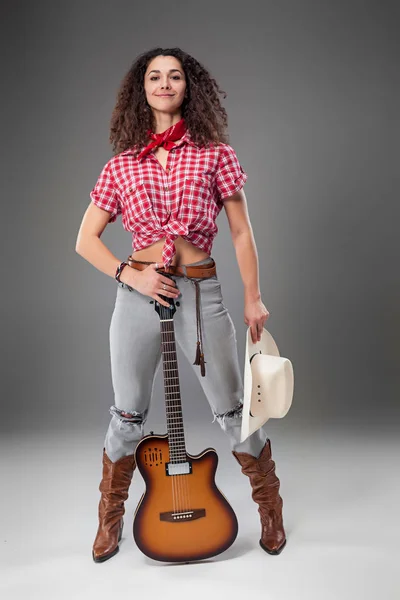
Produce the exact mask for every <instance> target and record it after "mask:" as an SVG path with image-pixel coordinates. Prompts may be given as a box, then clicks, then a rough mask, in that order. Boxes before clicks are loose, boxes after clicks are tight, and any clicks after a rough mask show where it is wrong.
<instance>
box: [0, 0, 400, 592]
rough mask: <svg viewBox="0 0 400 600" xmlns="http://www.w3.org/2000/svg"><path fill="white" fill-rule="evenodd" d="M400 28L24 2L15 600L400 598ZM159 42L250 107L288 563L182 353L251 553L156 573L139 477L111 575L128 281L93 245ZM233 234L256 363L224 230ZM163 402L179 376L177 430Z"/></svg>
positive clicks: (16, 56) (9, 113)
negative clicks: (143, 66) (284, 368)
mask: <svg viewBox="0 0 400 600" xmlns="http://www.w3.org/2000/svg"><path fill="white" fill-rule="evenodd" d="M399 12H400V11H399V3H398V2H385V1H382V2H379V1H361V0H348V1H334V0H331V1H326V0H313V1H312V0H292V1H289V0H281V1H279V2H277V1H275V0H274V1H270V0H267V1H264V2H261V1H259V2H258V1H257V2H255V1H253V0H250V1H247V2H234V1H232V0H230V1H229V2H228V1H227V0H226V1H219V2H215V1H214V2H204V1H202V2H197V1H196V2H192V1H190V2H177V1H173V0H171V1H170V2H168V3H167V2H160V1H158V0H153V1H152V2H148V3H144V2H134V1H129V2H128V1H121V0H119V1H113V2H111V1H109V2H105V1H99V0H98V1H96V2H95V1H94V0H93V1H88V0H86V1H79V2H78V1H77V0H70V1H69V2H57V1H52V2H50V1H36V2H28V1H26V2H22V1H21V0H17V1H13V2H10V1H9V2H4V3H3V4H2V15H1V16H2V19H1V23H2V26H3V32H2V36H1V37H0V40H1V42H0V43H1V44H2V57H3V68H2V80H1V83H2V90H3V95H2V103H3V111H2V116H3V126H2V136H3V144H2V146H3V160H2V166H3V168H4V171H3V180H2V186H1V187H2V204H3V214H2V224H3V226H2V236H1V240H2V242H3V244H2V246H3V251H2V259H3V260H2V265H3V277H2V283H3V285H2V294H1V301H2V311H1V315H2V336H1V337H2V342H3V344H2V356H1V367H2V384H3V393H2V396H1V402H2V412H1V419H0V427H1V437H0V473H1V479H0V480H1V485H2V490H3V493H2V495H1V500H0V508H1V510H0V536H1V538H0V542H1V544H0V561H1V565H2V567H3V569H4V573H2V576H1V578H0V595H3V596H4V597H7V598H10V599H12V600H13V599H14V598H18V599H19V598H21V597H29V598H30V599H31V600H36V599H38V600H39V598H40V600H45V598H47V597H49V598H52V599H53V598H54V595H56V597H57V599H58V600H64V598H65V600H71V598H73V599H74V600H80V599H82V600H88V599H89V598H92V597H94V598H96V600H100V599H102V598H110V597H113V598H123V597H126V595H127V593H128V594H129V593H131V592H132V593H133V594H134V595H135V596H136V595H137V596H143V597H148V595H149V590H150V589H151V592H152V594H153V595H155V594H156V593H158V592H159V591H161V592H162V594H163V598H164V599H165V600H170V599H171V600H172V599H173V598H176V590H177V586H179V588H178V589H179V593H180V594H181V595H184V596H186V595H189V594H190V595H191V596H193V594H194V593H195V594H196V592H197V594H198V595H199V597H207V598H210V600H214V599H216V598H221V597H224V596H225V595H226V593H227V592H228V594H229V597H230V599H231V600H236V599H239V598H240V599H242V598H243V597H251V596H252V595H253V597H262V598H263V599H264V600H270V599H273V600H303V599H304V600H305V599H307V600H338V598H340V599H341V600H361V599H362V600H370V599H371V600H372V599H374V598H377V597H379V596H382V595H383V596H384V597H385V599H386V600H395V599H396V600H397V599H398V598H399V596H400V589H399V578H398V565H399V560H400V555H399V549H398V539H399V536H400V520H399V518H398V506H399V504H400V485H399V478H398V472H399V469H398V465H399V457H400V456H399V455H400V453H399V422H400V419H399V416H400V415H399V402H398V396H399V367H398V364H399V358H400V350H399V325H400V312H399V300H400V285H399V268H398V257H399V241H398V239H399V232H398V230H399V216H400V214H399V212H400V211H399V175H398V150H399V144H398V139H399V119H398V106H399V79H398V72H399V41H398V40H399V30H400V28H399V23H400V20H399V16H400V15H399ZM154 46H165V47H169V46H180V47H181V48H182V49H184V50H185V51H187V52H188V53H190V54H192V55H193V56H195V57H196V58H197V59H198V60H200V61H201V62H202V63H203V64H204V65H205V66H206V67H207V68H209V70H210V71H211V74H212V75H213V76H214V77H215V78H216V80H217V81H218V82H219V84H220V86H221V87H222V89H224V90H225V91H227V93H228V97H227V99H226V100H225V101H224V106H225V107H226V109H227V111H228V115H229V124H230V128H229V129H230V134H231V138H230V143H231V144H232V146H233V147H234V148H235V150H236V152H237V155H238V157H239V160H240V162H241V164H242V166H243V168H244V169H245V170H246V171H247V173H248V176H249V177H248V181H247V183H246V185H245V192H246V196H247V200H248V206H249V213H250V218H251V222H252V225H253V230H254V235H255V239H256V243H257V248H258V253H259V260H260V280H261V291H262V299H263V301H264V303H265V304H266V306H267V308H268V309H269V311H270V313H271V317H270V319H269V320H268V322H267V327H268V329H269V330H270V331H271V333H272V335H273V336H274V337H275V339H276V341H277V344H278V347H279V349H280V351H281V354H282V355H284V356H287V357H289V358H290V359H291V361H292V363H293V366H294V372H295V393H294V399H293V405H292V407H291V409H290V411H289V413H288V414H287V415H286V417H285V418H284V419H279V420H270V421H268V423H267V424H266V429H267V431H268V433H269V436H270V438H271V440H272V448H273V457H274V459H275V461H276V465H277V474H278V476H279V478H280V480H281V494H282V497H283V499H284V522H285V530H286V534H287V537H288V544H287V547H286V548H285V550H284V552H283V553H282V554H281V555H280V556H279V557H270V556H268V555H266V553H264V552H263V551H262V550H261V549H260V548H259V546H258V539H259V532H260V523H259V516H258V513H257V507H256V506H255V505H254V503H253V502H252V500H251V495H250V491H251V490H250V486H249V483H248V480H247V478H246V477H244V476H242V475H241V474H240V470H239V467H238V465H237V463H236V462H235V461H234V459H233V457H232V456H231V454H230V448H229V444H228V440H227V438H226V437H225V436H224V434H223V433H222V432H221V430H220V428H219V426H218V424H217V423H216V422H215V423H213V424H212V425H211V421H212V413H211V411H210V409H209V406H208V404H207V401H206V398H205V397H204V395H203V393H202V391H201V388H200V384H199V383H198V381H197V379H196V376H195V375H194V373H193V372H192V366H191V365H189V364H188V362H187V361H186V360H185V358H184V357H183V356H182V355H181V354H180V355H179V366H180V378H181V390H182V400H183V410H184V412H183V415H184V420H185V427H186V428H187V436H186V441H187V448H188V450H189V452H191V453H193V454H195V453H196V452H201V451H202V450H203V449H204V448H206V447H208V446H213V447H215V448H216V450H217V452H218V456H219V459H220V464H219V467H218V472H217V478H216V482H217V484H218V486H219V487H220V489H221V490H222V491H223V493H224V494H226V497H227V498H228V499H229V501H230V503H231V504H232V506H233V508H234V510H235V512H236V514H237V516H238V520H239V524H240V525H239V536H238V539H237V541H235V544H233V546H232V547H231V548H230V549H229V550H228V551H226V552H225V553H223V554H222V555H221V556H219V557H217V558H216V559H215V560H212V561H205V562H203V563H200V564H192V565H183V566H174V568H172V569H170V568H167V569H165V568H154V563H152V562H151V561H149V560H146V558H145V557H144V556H143V555H142V554H141V553H140V552H139V550H138V549H137V547H136V546H135V544H134V540H133V539H132V535H131V533H130V532H129V529H130V528H131V523H132V515H133V511H134V510H135V507H136V506H137V503H138V501H139V498H140V495H141V493H142V491H143V481H142V479H141V477H140V476H137V475H136V474H135V476H134V484H133V485H132V486H131V489H130V492H129V494H130V497H129V500H128V502H127V505H126V508H127V510H126V525H125V533H124V537H123V540H122V543H121V552H120V553H119V555H117V556H116V557H115V558H113V559H112V560H110V561H107V563H104V564H103V565H102V566H100V567H99V565H97V564H95V563H93V561H92V558H91V546H92V542H93V539H94V536H95V532H96V529H97V505H98V501H99V491H98V485H99V482H100V477H101V453H102V445H103V440H104V434H105V431H106V427H107V424H108V422H109V418H110V415H109V413H108V408H109V406H110V405H111V404H113V392H112V385H111V374H110V365H109V347H108V329H109V323H110V319H111V315H112V310H113V305H114V301H115V295H116V285H115V282H114V281H113V280H112V279H111V278H109V277H107V276H106V275H104V274H103V273H101V272H99V271H98V270H97V269H95V268H94V267H92V265H90V264H89V263H88V262H86V261H85V260H84V259H82V257H80V256H79V255H78V254H77V253H76V252H75V243H76V238H77V233H78V229H79V225H80V223H81V219H82V217H83V214H84V212H85V210H86V207H87V205H88V203H89V200H90V199H89V192H90V190H91V188H92V187H93V185H94V183H95V181H96V179H97V177H98V175H99V173H100V171H101V169H102V167H103V165H104V164H105V163H106V162H107V160H108V159H109V158H110V157H111V156H112V151H111V146H110V145H109V143H108V135H109V131H108V128H109V121H110V117H111V111H112V109H113V107H114V103H115V98H116V93H117V89H118V87H119V85H120V82H121V79H122V77H123V76H124V74H125V73H126V71H127V69H128V68H129V67H130V65H131V63H132V61H133V60H134V58H135V57H136V56H137V55H138V54H139V53H142V52H144V51H145V50H148V49H150V48H152V47H154ZM218 225H219V228H220V232H219V235H218V237H217V239H216V241H215V245H214V248H213V256H214V258H215V259H216V261H217V264H218V274H219V277H220V279H221V282H222V290H223V294H224V300H225V304H226V305H227V307H228V309H229V311H230V314H231V316H232V319H233V321H234V323H235V326H236V330H237V339H238V352H239V359H240V361H241V366H242V367H243V358H244V350H245V332H246V325H245V324H244V321H243V294H242V289H243V288H242V282H241V278H240V273H239V270H238V266H237V263H236V258H235V253H234V248H233V245H232V242H231V239H230V235H229V228H228V225H227V220H226V218H225V213H224V211H222V212H221V214H220V216H219V219H218ZM102 239H103V240H104V242H105V243H106V244H107V245H108V246H109V248H110V249H111V250H112V252H113V253H114V254H115V255H116V256H117V257H118V258H120V259H121V260H122V259H124V258H126V256H127V254H128V253H130V251H131V237H130V235H129V234H128V233H127V232H125V231H124V230H123V228H122V225H121V220H120V218H119V219H118V220H117V222H116V223H114V224H111V225H110V226H109V227H107V229H106V231H105V232H104V235H103V236H102ZM161 384H162V382H161V374H160V373H159V374H158V378H157V381H156V385H155V389H154V397H153V403H152V410H151V412H150V416H149V420H148V423H147V431H146V432H148V431H149V430H150V429H154V431H156V432H157V433H164V432H165V416H164V400H163V390H162V385H161ZM158 566H159V565H158V563H157V565H156V567H158ZM163 566H164V565H163ZM138 569H140V570H139V571H138ZM138 573H140V577H135V574H136V575H137V574H138ZM131 575H133V577H132V576H131ZM150 582H151V587H150ZM261 595H262V596H261Z"/></svg>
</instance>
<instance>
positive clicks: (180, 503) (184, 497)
mask: <svg viewBox="0 0 400 600" xmlns="http://www.w3.org/2000/svg"><path fill="white" fill-rule="evenodd" d="M164 308H165V309H166V307H164V306H163V307H162V309H161V310H162V312H163V313H167V312H168V310H165V311H164V310H163V309H164ZM164 316H165V317H168V316H169V315H167V314H165V315H163V317H164ZM165 323H166V325H165V326H164V331H163V328H161V336H162V342H163V344H169V345H172V350H171V352H174V353H175V355H176V343H175V337H174V328H173V323H170V327H171V326H172V327H171V330H168V324H167V322H165ZM164 332H165V335H164V336H163V333H164ZM163 337H164V338H165V337H166V338H167V339H166V340H165V339H163ZM168 338H170V339H168ZM175 363H176V365H177V361H176V360H175ZM176 371H177V369H176ZM177 372H178V371H177ZM176 379H178V377H176ZM172 385H173V384H170V386H168V385H167V384H166V385H165V388H166V392H167V390H168V387H170V389H169V390H168V392H167V393H168V395H170V396H171V395H176V391H175V390H173V389H172V388H171V386H172ZM167 406H168V404H167ZM168 408H169V409H170V407H169V406H168ZM175 408H176V407H175ZM181 408H182V406H181ZM170 413H171V411H170V410H169V422H170V431H171V432H172V434H173V436H174V438H175V437H179V434H177V433H176V430H175V432H174V431H173V426H174V425H175V426H176V425H177V423H176V422H174V421H173V419H171V416H170ZM176 418H177V417H175V420H176ZM181 421H182V419H181ZM182 435H183V429H182ZM174 441H175V440H174ZM169 448H170V450H171V446H170V445H169ZM172 454H173V456H172V458H173V460H177V459H178V460H179V454H181V450H180V449H179V448H177V446H175V449H174V450H173V452H172ZM176 454H178V456H176ZM185 460H187V457H186V455H185ZM171 483H172V486H171V487H172V498H173V505H174V510H175V511H177V512H182V511H186V510H189V509H190V494H189V489H188V480H187V476H185V475H183V474H182V475H172V482H171Z"/></svg>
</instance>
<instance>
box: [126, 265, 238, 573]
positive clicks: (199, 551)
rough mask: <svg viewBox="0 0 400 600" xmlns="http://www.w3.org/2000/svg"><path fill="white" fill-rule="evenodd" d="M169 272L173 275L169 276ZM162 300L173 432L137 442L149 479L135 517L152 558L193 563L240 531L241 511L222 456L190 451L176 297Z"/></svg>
mask: <svg viewBox="0 0 400 600" xmlns="http://www.w3.org/2000/svg"><path fill="white" fill-rule="evenodd" d="M166 276H167V277H170V278H171V279H172V277H171V276H170V275H166ZM161 297H162V298H163V299H165V300H166V301H167V302H169V303H170V308H167V307H166V306H163V305H161V304H160V303H159V302H157V301H156V300H155V301H154V303H155V309H156V311H157V313H158V315H159V317H160V330H161V350H162V360H163V374H164V390H165V405H166V415H167V431H168V433H166V434H164V435H154V434H153V432H150V434H149V435H146V436H144V437H143V438H142V439H141V440H140V442H139V443H138V445H137V446H136V451H135V457H136V464H137V468H138V470H139V472H140V473H141V475H142V477H143V479H144V482H145V492H144V493H143V495H142V497H141V499H140V501H139V504H138V506H137V508H136V511H135V515H134V521H133V537H134V539H135V542H136V544H137V546H138V548H139V549H140V550H141V551H142V552H143V553H144V554H145V555H146V556H148V557H150V558H152V559H154V560H159V561H164V562H189V561H198V560H204V559H206V558H210V557H211V556H216V555H217V554H220V553H221V552H223V551H224V550H226V549H227V548H229V546H231V545H232V544H233V542H234V541H235V539H236V536H237V533H238V522H237V518H236V515H235V513H234V511H233V509H232V507H231V505H230V504H229V502H228V501H227V499H226V498H225V496H224V495H223V494H222V493H221V492H220V490H219V489H218V488H217V486H216V484H215V473H216V469H217V464H218V455H217V453H216V451H215V450H214V448H207V449H206V450H204V451H203V452H201V453H200V454H197V455H192V454H189V453H188V452H187V451H186V445H185V435H184V426H183V416H182V403H181V394H180V387H179V376H178V362H177V355H176V345H175V332H174V322H173V316H174V314H175V312H176V307H175V302H174V300H173V298H166V297H165V296H161Z"/></svg>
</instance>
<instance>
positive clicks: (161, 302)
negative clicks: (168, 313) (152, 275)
mask: <svg viewBox="0 0 400 600" xmlns="http://www.w3.org/2000/svg"><path fill="white" fill-rule="evenodd" d="M153 298H154V300H157V302H159V303H160V304H162V305H163V306H165V307H166V308H170V304H169V302H166V301H165V300H163V299H162V298H160V296H159V295H158V294H154V296H153Z"/></svg>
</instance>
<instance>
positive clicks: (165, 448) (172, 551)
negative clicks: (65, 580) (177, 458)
mask: <svg viewBox="0 0 400 600" xmlns="http://www.w3.org/2000/svg"><path fill="white" fill-rule="evenodd" d="M186 458H187V460H186V461H181V462H180V463H179V464H178V465H176V464H175V463H170V462H169V461H170V456H169V444H168V434H166V435H157V436H146V437H144V438H143V439H142V440H141V441H140V442H139V444H138V446H137V448H136V461H137V467H138V469H139V471H140V473H141V475H142V477H143V479H144V481H145V484H146V491H145V493H144V494H143V496H142V498H141V499H140V502H139V505H138V507H137V509H136V512H135V518H134V524H133V536H134V539H135V541H136V544H137V546H138V547H139V549H140V550H141V551H142V552H143V553H144V554H146V556H149V557H150V558H153V559H155V560H159V561H165V562H184V561H195V560H203V559H205V558H209V557H211V556H215V555H217V554H220V553H221V552H223V551H224V550H226V549H227V548H229V546H231V544H233V542H234V540H235V539H236V536H237V533H238V522H237V519H236V515H235V513H234V511H233V509H232V507H231V506H230V504H229V503H228V501H227V500H226V498H225V496H223V494H222V493H221V492H220V490H219V489H218V488H217V486H216V484H215V472H216V468H217V464H218V456H217V453H216V452H215V450H213V449H212V448H207V450H204V452H202V453H201V454H198V455H196V456H192V455H191V454H187V455H186Z"/></svg>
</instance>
